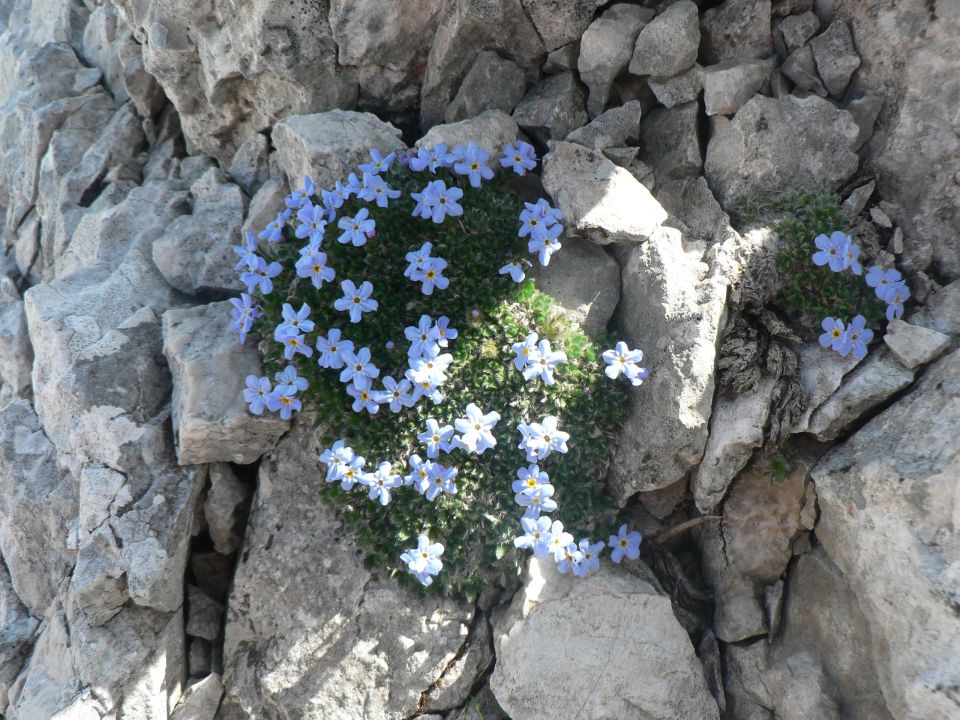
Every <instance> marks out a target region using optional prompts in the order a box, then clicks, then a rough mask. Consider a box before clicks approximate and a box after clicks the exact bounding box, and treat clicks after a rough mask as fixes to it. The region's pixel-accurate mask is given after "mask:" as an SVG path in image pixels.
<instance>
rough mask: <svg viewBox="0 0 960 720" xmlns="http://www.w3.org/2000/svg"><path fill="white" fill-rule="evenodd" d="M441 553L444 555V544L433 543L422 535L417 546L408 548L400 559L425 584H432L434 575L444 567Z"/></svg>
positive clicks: (408, 570)
mask: <svg viewBox="0 0 960 720" xmlns="http://www.w3.org/2000/svg"><path fill="white" fill-rule="evenodd" d="M441 555H443V545H441V544H440V543H431V542H430V538H429V537H427V536H426V535H421V536H420V537H419V538H417V547H415V548H411V549H410V550H407V551H406V552H405V553H403V554H402V555H401V556H400V559H401V560H402V561H403V562H404V563H406V565H407V572H409V573H410V574H411V575H414V576H415V577H416V578H417V580H419V581H420V582H421V583H422V584H423V585H430V584H431V583H432V582H433V576H435V575H437V574H439V573H440V571H441V570H442V569H443V562H442V561H441V560H440V556H441Z"/></svg>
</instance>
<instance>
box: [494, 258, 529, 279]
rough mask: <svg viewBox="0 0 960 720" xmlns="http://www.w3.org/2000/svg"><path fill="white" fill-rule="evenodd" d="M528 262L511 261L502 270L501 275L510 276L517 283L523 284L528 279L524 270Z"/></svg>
mask: <svg viewBox="0 0 960 720" xmlns="http://www.w3.org/2000/svg"><path fill="white" fill-rule="evenodd" d="M526 262H527V261H526V260H511V261H510V262H508V263H507V264H506V265H504V266H503V267H502V268H500V274H501V275H509V276H510V279H511V280H513V281H514V282H515V283H519V282H523V281H524V279H526V277H527V273H526V272H525V271H524V269H523V267H524V263H526Z"/></svg>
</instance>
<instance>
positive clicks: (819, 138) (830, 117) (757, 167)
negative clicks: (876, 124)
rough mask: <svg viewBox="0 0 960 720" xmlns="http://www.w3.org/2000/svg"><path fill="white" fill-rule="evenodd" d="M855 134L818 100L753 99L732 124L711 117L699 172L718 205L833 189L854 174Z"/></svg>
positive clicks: (847, 120) (844, 115)
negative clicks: (711, 126) (711, 127)
mask: <svg viewBox="0 0 960 720" xmlns="http://www.w3.org/2000/svg"><path fill="white" fill-rule="evenodd" d="M758 128H759V130H758ZM858 132H859V131H858V128H857V125H856V123H855V122H854V121H853V118H852V117H851V116H850V113H848V112H847V111H845V110H841V109H839V108H837V107H835V106H834V105H832V104H831V103H829V102H828V101H826V100H823V99H822V98H819V97H816V96H809V97H805V98H798V97H795V96H793V95H789V96H787V97H785V98H782V99H780V100H775V99H773V98H768V97H763V96H761V95H758V96H756V97H754V98H753V99H752V100H750V101H749V102H748V103H747V104H746V105H744V106H743V107H742V108H740V110H739V111H738V112H737V114H736V115H735V116H734V117H733V119H732V120H725V119H721V118H717V119H716V121H715V125H714V131H713V135H712V137H711V138H710V143H709V145H708V146H707V158H706V162H705V163H704V174H705V175H706V178H707V182H709V183H710V187H711V189H713V191H714V193H715V194H716V195H717V198H718V199H719V200H720V202H721V204H722V205H724V207H730V205H731V204H732V203H734V202H736V200H737V199H738V198H740V197H742V196H747V197H756V196H757V195H759V194H760V193H770V192H791V191H794V190H801V189H811V190H812V189H815V188H821V187H825V188H827V189H828V190H836V189H837V188H839V187H840V185H841V184H842V183H844V182H845V181H846V180H848V179H849V178H850V177H851V176H852V175H853V174H854V173H855V172H856V170H857V166H858V164H859V159H858V157H857V155H856V153H855V152H853V150H852V147H853V145H854V144H855V143H856V139H857V135H858Z"/></svg>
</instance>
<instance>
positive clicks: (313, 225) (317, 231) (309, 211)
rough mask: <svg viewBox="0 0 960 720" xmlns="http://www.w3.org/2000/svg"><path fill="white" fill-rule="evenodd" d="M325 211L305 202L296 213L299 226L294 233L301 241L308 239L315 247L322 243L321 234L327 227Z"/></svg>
mask: <svg viewBox="0 0 960 720" xmlns="http://www.w3.org/2000/svg"><path fill="white" fill-rule="evenodd" d="M325 215H326V210H324V209H323V208H322V207H320V206H319V205H313V204H312V203H310V202H309V201H307V202H305V203H304V204H303V205H302V206H301V208H300V209H299V210H298V211H297V220H299V221H300V224H299V225H298V226H297V229H296V232H295V233H294V234H295V235H296V236H297V237H298V238H300V239H301V240H304V239H309V240H310V242H311V243H316V244H317V247H319V246H320V243H321V242H322V241H323V233H324V230H325V228H326V227H327V221H326V220H325V219H324V217H325Z"/></svg>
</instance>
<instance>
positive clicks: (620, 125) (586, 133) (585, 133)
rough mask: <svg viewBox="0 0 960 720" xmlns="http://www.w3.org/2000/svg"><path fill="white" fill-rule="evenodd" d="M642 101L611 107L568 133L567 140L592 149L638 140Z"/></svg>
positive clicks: (617, 145)
mask: <svg viewBox="0 0 960 720" xmlns="http://www.w3.org/2000/svg"><path fill="white" fill-rule="evenodd" d="M640 115H641V109H640V103H639V102H638V101H636V100H631V101H630V102H628V103H627V104H626V105H622V106H620V107H615V108H610V109H609V110H607V111H606V112H605V113H603V114H602V115H598V116H597V117H596V118H594V119H593V120H591V121H590V122H589V123H588V124H587V125H584V126H583V127H582V128H577V129H576V130H574V131H573V132H571V133H570V134H569V135H567V138H566V140H567V142H572V143H577V144H578V145H583V146H584V147H588V148H590V149H591V150H604V149H606V148H608V147H620V146H622V145H626V144H627V143H628V142H630V141H634V142H635V141H636V140H637V138H638V137H639V134H640Z"/></svg>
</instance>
